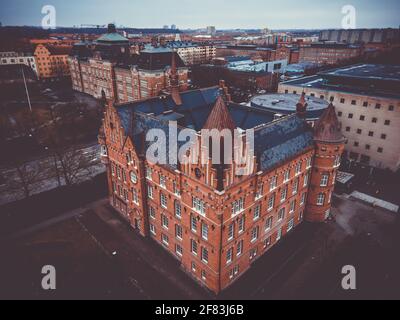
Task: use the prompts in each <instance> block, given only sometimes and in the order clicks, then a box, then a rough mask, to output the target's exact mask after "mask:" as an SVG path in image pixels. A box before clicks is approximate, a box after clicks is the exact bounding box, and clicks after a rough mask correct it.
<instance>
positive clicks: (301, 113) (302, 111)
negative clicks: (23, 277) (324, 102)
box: [296, 91, 308, 119]
mask: <svg viewBox="0 0 400 320" xmlns="http://www.w3.org/2000/svg"><path fill="white" fill-rule="evenodd" d="M307 106H308V103H307V102H306V93H305V92H304V91H303V93H302V94H301V97H300V99H299V102H298V103H297V104H296V113H297V116H298V117H299V118H302V119H305V118H306V114H307Z"/></svg>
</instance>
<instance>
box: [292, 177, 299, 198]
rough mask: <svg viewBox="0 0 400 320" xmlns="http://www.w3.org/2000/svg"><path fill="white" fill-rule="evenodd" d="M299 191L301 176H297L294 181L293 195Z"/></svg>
mask: <svg viewBox="0 0 400 320" xmlns="http://www.w3.org/2000/svg"><path fill="white" fill-rule="evenodd" d="M297 191H299V178H297V179H296V180H295V181H294V183H293V190H292V194H293V195H295V194H297Z"/></svg>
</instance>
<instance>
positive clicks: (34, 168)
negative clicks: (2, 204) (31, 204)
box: [9, 161, 44, 198]
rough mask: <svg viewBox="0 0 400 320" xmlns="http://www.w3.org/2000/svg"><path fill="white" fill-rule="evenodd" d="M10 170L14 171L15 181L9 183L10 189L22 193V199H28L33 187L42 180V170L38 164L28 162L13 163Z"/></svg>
mask: <svg viewBox="0 0 400 320" xmlns="http://www.w3.org/2000/svg"><path fill="white" fill-rule="evenodd" d="M12 168H13V169H15V173H16V179H12V181H10V184H9V187H10V189H11V190H15V191H22V193H23V195H24V197H25V198H29V197H30V196H31V194H32V191H33V190H34V189H35V185H36V184H37V183H39V182H40V181H42V180H43V179H44V177H43V172H44V168H43V167H42V166H41V165H40V164H38V163H30V162H28V161H14V162H13V165H12Z"/></svg>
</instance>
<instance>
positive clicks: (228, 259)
mask: <svg viewBox="0 0 400 320" xmlns="http://www.w3.org/2000/svg"><path fill="white" fill-rule="evenodd" d="M232 256H233V248H229V249H228V251H226V264H229V263H231V262H232Z"/></svg>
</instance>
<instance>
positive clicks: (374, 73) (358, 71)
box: [319, 64, 400, 81]
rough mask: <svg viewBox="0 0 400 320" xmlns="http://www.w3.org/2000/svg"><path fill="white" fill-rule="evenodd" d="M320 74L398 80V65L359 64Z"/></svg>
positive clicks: (399, 69)
mask: <svg viewBox="0 0 400 320" xmlns="http://www.w3.org/2000/svg"><path fill="white" fill-rule="evenodd" d="M319 74H320V75H328V76H339V77H351V78H359V79H360V78H362V79H378V80H392V81H400V65H382V64H360V65H355V66H350V67H345V68H339V69H335V70H331V71H326V72H320V73H319Z"/></svg>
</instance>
